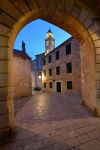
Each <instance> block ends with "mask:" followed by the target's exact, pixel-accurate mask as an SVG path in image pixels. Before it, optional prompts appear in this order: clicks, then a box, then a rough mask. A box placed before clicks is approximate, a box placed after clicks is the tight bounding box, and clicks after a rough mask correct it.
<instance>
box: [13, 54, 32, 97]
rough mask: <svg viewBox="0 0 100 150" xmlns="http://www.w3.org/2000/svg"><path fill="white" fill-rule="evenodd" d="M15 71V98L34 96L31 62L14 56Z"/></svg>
mask: <svg viewBox="0 0 100 150" xmlns="http://www.w3.org/2000/svg"><path fill="white" fill-rule="evenodd" d="M13 69H14V70H13V71H14V76H13V80H14V97H15V98H18V97H22V96H30V95H32V85H31V62H30V60H28V59H24V58H22V57H15V56H14V58H13Z"/></svg>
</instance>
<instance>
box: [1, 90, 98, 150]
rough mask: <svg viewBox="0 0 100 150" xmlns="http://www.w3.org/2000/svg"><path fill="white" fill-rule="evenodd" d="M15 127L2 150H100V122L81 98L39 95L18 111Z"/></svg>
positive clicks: (47, 94) (51, 94)
mask: <svg viewBox="0 0 100 150" xmlns="http://www.w3.org/2000/svg"><path fill="white" fill-rule="evenodd" d="M23 100H24V99H21V101H23ZM22 103H23V102H22ZM15 126H16V128H15V132H16V136H15V137H14V139H12V140H11V141H9V142H8V143H7V144H5V145H4V146H3V147H1V148H0V150H100V118H97V117H94V116H93V114H92V112H91V111H90V110H88V108H85V107H83V106H82V105H81V96H79V95H75V94H73V95H67V94H60V93H57V94H56V93H38V94H35V95H34V96H32V97H31V98H30V99H29V100H28V101H26V102H25V103H24V105H22V107H21V108H20V110H19V111H17V114H16V115H15Z"/></svg>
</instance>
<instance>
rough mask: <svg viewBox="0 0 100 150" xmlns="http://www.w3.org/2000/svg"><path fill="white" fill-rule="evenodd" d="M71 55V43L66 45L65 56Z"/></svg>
mask: <svg viewBox="0 0 100 150" xmlns="http://www.w3.org/2000/svg"><path fill="white" fill-rule="evenodd" d="M69 54H71V43H70V44H68V45H66V55H69Z"/></svg>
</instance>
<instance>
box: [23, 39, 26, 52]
mask: <svg viewBox="0 0 100 150" xmlns="http://www.w3.org/2000/svg"><path fill="white" fill-rule="evenodd" d="M22 51H23V52H25V53H26V48H25V42H24V41H23V40H22Z"/></svg>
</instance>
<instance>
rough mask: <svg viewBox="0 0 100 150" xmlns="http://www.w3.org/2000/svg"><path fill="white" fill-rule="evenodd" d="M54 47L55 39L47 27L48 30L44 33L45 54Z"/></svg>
mask: <svg viewBox="0 0 100 150" xmlns="http://www.w3.org/2000/svg"><path fill="white" fill-rule="evenodd" d="M54 48H55V39H54V36H53V33H52V32H51V30H50V28H49V30H48V32H47V33H46V39H45V55H47V54H48V53H49V52H51V51H52V50H53V49H54Z"/></svg>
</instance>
